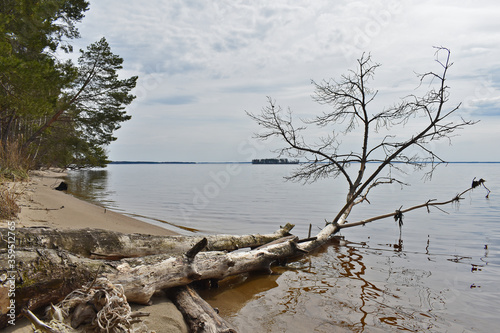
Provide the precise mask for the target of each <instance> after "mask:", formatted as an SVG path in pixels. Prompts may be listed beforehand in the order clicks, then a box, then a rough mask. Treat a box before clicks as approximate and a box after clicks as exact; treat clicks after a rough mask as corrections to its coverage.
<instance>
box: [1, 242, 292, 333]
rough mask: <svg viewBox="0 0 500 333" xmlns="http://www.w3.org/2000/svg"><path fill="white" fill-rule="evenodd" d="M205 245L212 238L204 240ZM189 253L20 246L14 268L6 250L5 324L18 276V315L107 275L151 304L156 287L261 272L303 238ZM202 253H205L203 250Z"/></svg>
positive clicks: (138, 299) (3, 268)
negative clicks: (136, 254) (115, 255)
mask: <svg viewBox="0 0 500 333" xmlns="http://www.w3.org/2000/svg"><path fill="white" fill-rule="evenodd" d="M202 242H203V245H205V244H206V240H204V241H202ZM193 249H195V250H193V251H188V252H187V253H186V254H185V255H180V256H171V255H170V254H167V255H151V256H145V257H140V258H127V259H122V260H120V261H106V260H100V259H89V258H82V257H79V256H76V255H73V254H71V253H69V252H68V251H65V250H54V249H17V250H16V264H17V267H16V270H15V271H14V272H12V271H10V270H9V269H8V267H9V266H8V252H7V251H5V250H3V252H0V276H1V277H2V279H3V280H2V281H1V286H0V296H1V300H2V303H1V304H0V305H1V309H0V310H1V313H2V315H1V317H0V327H3V326H5V325H6V323H7V320H8V317H7V316H6V314H7V306H8V302H9V298H8V297H7V295H8V291H9V283H10V281H12V280H11V278H13V279H14V280H15V285H16V288H15V289H16V293H15V303H16V313H18V314H19V313H21V311H20V310H21V309H23V308H28V309H30V310H33V309H37V308H39V307H41V306H44V305H47V304H50V303H56V302H58V301H60V300H61V299H62V298H64V296H66V295H67V294H68V293H69V292H70V291H72V290H74V289H76V288H79V287H81V285H83V284H85V283H87V282H89V281H92V280H93V279H94V278H96V277H98V276H102V277H106V278H107V279H108V280H109V281H111V282H112V283H114V284H121V285H122V286H123V288H124V291H125V295H126V297H127V299H128V300H129V301H130V302H135V303H141V304H147V303H148V302H149V300H150V298H151V296H152V295H153V293H154V292H155V291H158V290H163V289H168V288H172V287H177V286H183V285H187V284H189V283H191V282H193V281H197V280H205V279H216V280H218V279H223V278H225V277H228V276H231V275H236V274H241V273H246V272H251V271H259V270H270V266H271V265H272V264H273V263H274V262H276V261H279V260H282V259H284V258H288V257H291V256H295V255H297V254H298V253H300V251H298V248H297V237H295V236H289V237H285V238H284V239H283V241H282V242H279V243H277V244H276V243H274V244H270V245H268V246H263V247H261V248H258V249H255V250H250V251H245V252H239V251H237V252H230V253H226V252H221V251H210V252H199V251H200V250H202V247H201V246H195V247H194V248H193ZM198 252H199V253H198Z"/></svg>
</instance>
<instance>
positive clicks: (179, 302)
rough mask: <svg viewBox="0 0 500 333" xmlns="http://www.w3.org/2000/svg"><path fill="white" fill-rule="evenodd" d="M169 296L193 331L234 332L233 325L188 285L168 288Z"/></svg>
mask: <svg viewBox="0 0 500 333" xmlns="http://www.w3.org/2000/svg"><path fill="white" fill-rule="evenodd" d="M169 297H170V299H171V300H172V302H173V303H174V304H175V305H176V306H177V308H178V309H179V310H180V311H181V313H182V315H183V316H184V320H186V322H187V323H188V324H189V327H190V330H191V332H193V333H236V330H235V329H234V327H232V325H231V324H229V323H228V322H227V321H225V320H224V319H223V318H221V317H220V316H219V314H218V313H217V312H216V311H215V310H214V309H213V308H212V307H211V306H210V304H208V303H207V302H206V301H205V300H204V299H203V298H201V297H200V295H198V293H197V292H196V291H195V290H194V289H193V288H191V287H190V286H185V287H175V288H172V289H170V290H169Z"/></svg>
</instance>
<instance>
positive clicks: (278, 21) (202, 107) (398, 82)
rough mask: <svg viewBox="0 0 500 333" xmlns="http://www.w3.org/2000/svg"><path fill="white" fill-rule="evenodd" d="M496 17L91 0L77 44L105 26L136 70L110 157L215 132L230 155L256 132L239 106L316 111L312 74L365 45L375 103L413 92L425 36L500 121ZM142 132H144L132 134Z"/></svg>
mask: <svg viewBox="0 0 500 333" xmlns="http://www.w3.org/2000/svg"><path fill="white" fill-rule="evenodd" d="M499 15H500V7H498V5H497V3H496V1H493V0H488V1H481V2H476V3H469V2H457V1H452V0H444V1H439V2H435V1H430V0H425V1H421V0H419V1H417V0H402V1H396V0H372V1H368V0H363V1H347V0H342V1H335V2H332V1H328V0H318V1H307V0H276V1H272V2H270V1H267V0H255V1H251V2H246V1H239V0H217V1H194V0H193V1H187V0H170V1H160V0H151V1H147V2H145V1H138V0H131V1H118V0H108V1H97V0H96V1H92V2H91V5H90V11H89V12H88V13H87V17H86V18H85V19H84V20H83V23H82V24H81V26H80V31H81V33H82V36H83V38H82V40H81V41H79V42H78V43H80V44H78V45H76V46H75V48H76V49H78V48H84V47H85V46H86V45H88V44H89V43H90V42H93V41H95V40H98V39H99V38H100V37H101V36H103V35H104V36H106V38H107V39H108V41H109V42H110V45H111V47H112V50H113V51H114V52H116V53H117V54H119V55H120V56H122V57H123V58H124V60H125V63H124V67H125V68H124V73H125V74H127V75H129V76H130V75H139V82H138V87H137V88H136V90H135V91H134V92H135V94H136V95H137V99H136V101H135V102H134V103H133V104H132V105H131V106H130V109H129V110H130V112H131V113H132V114H133V120H131V121H130V122H129V123H127V124H124V126H123V129H121V130H120V131H119V132H118V133H117V136H118V141H117V142H116V143H113V144H112V145H111V147H110V152H111V158H113V159H120V160H125V159H134V158H135V157H134V156H141V158H145V157H146V156H145V155H148V154H149V156H151V157H150V158H149V159H155V156H156V154H157V153H158V152H159V151H162V152H164V153H165V154H167V155H165V156H164V157H162V159H163V160H165V159H167V160H168V159H169V158H168V157H169V156H168V153H167V152H170V153H172V156H171V157H172V159H176V160H179V159H181V158H186V159H188V160H195V159H196V158H201V157H200V156H205V155H204V154H205V152H207V149H208V148H207V146H206V145H205V144H204V143H203V142H206V141H207V138H210V142H211V144H212V145H213V147H214V148H213V149H216V148H215V147H220V149H217V156H220V158H221V159H222V160H224V159H225V158H224V157H223V156H227V159H230V160H234V159H235V158H238V155H237V154H235V153H234V151H236V148H235V146H237V144H238V142H241V141H242V140H245V139H246V138H247V137H249V136H251V134H252V133H251V132H252V131H253V130H255V124H253V123H251V121H250V120H249V119H247V118H246V116H245V114H244V110H248V111H258V110H260V109H261V107H262V106H264V105H265V103H266V96H268V95H270V96H271V97H273V98H276V100H277V101H278V103H279V104H280V105H282V106H283V107H284V108H286V107H287V106H291V108H292V109H293V110H294V112H297V114H299V115H300V116H304V117H307V116H311V115H313V114H314V113H317V112H318V111H319V112H321V110H324V107H326V106H318V105H316V104H314V103H312V102H311V98H310V95H311V94H312V86H311V85H310V80H311V79H313V80H315V81H321V80H322V79H324V78H330V77H333V78H338V77H339V76H340V75H341V74H345V73H346V72H347V70H349V69H352V68H353V66H354V65H355V59H356V58H359V57H360V56H361V54H362V53H363V52H371V55H372V57H373V60H374V61H376V62H379V63H381V64H382V66H381V67H380V68H379V69H378V71H377V74H376V77H375V80H374V81H373V82H371V83H370V84H371V86H372V87H373V88H374V89H378V90H379V91H380V92H379V96H378V97H377V102H376V103H374V107H375V108H376V109H377V108H382V107H384V106H387V105H391V104H393V103H396V102H397V101H398V100H399V98H400V97H404V96H405V95H408V94H412V93H416V90H415V88H416V87H417V86H418V84H419V81H418V79H417V78H416V77H415V72H417V73H425V72H427V71H429V70H439V64H437V63H436V62H435V61H434V49H432V46H440V45H443V46H446V47H449V48H450V49H451V50H452V61H453V62H454V66H453V67H452V69H451V70H450V73H449V81H448V82H447V83H448V84H449V86H450V87H451V95H450V105H457V104H458V103H460V102H462V108H461V109H462V111H463V113H464V114H465V115H466V116H471V117H483V116H484V117H489V119H492V121H498V120H497V119H496V118H495V117H496V115H497V114H498V112H497V111H496V110H497V107H498V100H497V99H496V96H499V95H500V94H499V91H498V90H499V88H500V87H499V86H500V70H499V69H500V21H499V20H497V17H498V16H499ZM423 88H426V89H427V88H429V86H425V87H423ZM376 109H375V110H374V111H376ZM492 115H495V116H492ZM166 128H167V129H168V136H166V135H165V129H166ZM162 131H163V132H162ZM471 131H474V130H471ZM137 132H141V133H143V134H142V135H143V136H144V138H143V140H141V141H137V140H135V141H134V136H137ZM463 135H465V134H463ZM497 136H498V138H497V139H498V140H500V134H498V135H497ZM147 137H151V138H154V140H153V139H148V138H147ZM142 141H144V142H148V144H146V143H144V144H143V145H141V144H139V143H138V142H142ZM152 141H154V142H155V144H154V145H152V144H151V142H152ZM197 144H198V145H199V151H198V152H196V151H197V148H196V147H197ZM125 145H128V147H129V149H125V147H124V146H125ZM162 145H164V146H165V147H171V149H163V150H162V149H160V147H161V146H162ZM174 146H175V147H177V148H175V149H174ZM115 147H116V148H115ZM183 147H185V149H183ZM188 147H189V148H188ZM231 147H232V148H231ZM174 152H175V153H174ZM224 152H226V153H224ZM476 153H477V152H476ZM189 154H192V156H193V157H192V158H189V157H190V156H191V155H189ZM224 154H226V155H224ZM263 154H264V155H266V156H264V157H269V156H268V155H269V153H263ZM240 158H241V157H240Z"/></svg>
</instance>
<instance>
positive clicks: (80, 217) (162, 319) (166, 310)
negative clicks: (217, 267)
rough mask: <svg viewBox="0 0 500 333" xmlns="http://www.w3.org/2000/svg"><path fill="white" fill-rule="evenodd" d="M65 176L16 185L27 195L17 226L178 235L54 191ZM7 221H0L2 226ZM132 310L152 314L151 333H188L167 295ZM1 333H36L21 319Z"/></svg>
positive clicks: (40, 175) (36, 176)
mask: <svg viewBox="0 0 500 333" xmlns="http://www.w3.org/2000/svg"><path fill="white" fill-rule="evenodd" d="M62 177H64V173H61V172H55V171H36V172H33V174H32V175H31V177H30V180H29V181H28V182H23V183H17V184H16V185H15V186H16V187H17V190H18V191H23V192H24V194H23V195H22V198H21V199H20V202H19V205H20V207H21V213H20V214H19V220H18V221H17V227H18V228H21V227H50V228H54V229H79V228H96V229H97V228H100V229H107V230H114V231H119V232H123V233H143V234H151V235H175V234H176V233H175V232H173V231H170V230H168V229H164V228H161V227H158V226H155V225H152V224H149V223H146V222H142V221H139V220H136V219H133V218H131V217H128V216H125V215H122V214H119V213H116V212H113V211H110V210H107V209H104V208H103V207H99V206H97V205H93V204H91V203H88V202H85V201H82V200H80V199H77V198H75V197H73V196H71V195H69V194H67V193H65V192H63V191H57V190H55V187H57V186H58V185H59V184H60V183H61V181H62V179H61V178H62ZM3 224H6V222H0V225H3ZM132 308H133V310H140V311H143V312H149V313H150V316H149V317H147V318H146V319H145V320H144V322H145V323H146V325H147V326H148V329H149V330H151V331H152V332H187V327H186V324H185V322H184V320H183V318H182V314H181V313H180V312H179V311H178V310H177V308H176V307H175V305H173V304H172V303H171V302H170V300H168V299H167V298H166V297H165V296H164V295H156V296H155V297H154V298H153V305H151V306H139V305H132ZM2 332H25V333H28V332H33V330H32V329H31V325H30V324H29V322H28V321H27V320H25V319H23V320H18V321H17V322H16V326H11V327H9V328H7V329H4V330H2Z"/></svg>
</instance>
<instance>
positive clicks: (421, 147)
mask: <svg viewBox="0 0 500 333" xmlns="http://www.w3.org/2000/svg"><path fill="white" fill-rule="evenodd" d="M436 49H437V50H436V53H435V57H436V62H437V63H438V64H439V66H440V71H441V72H440V73H435V72H427V73H425V74H419V75H418V78H419V80H420V84H421V85H422V84H423V83H425V82H427V81H430V88H429V90H428V91H427V92H426V93H425V94H424V95H423V96H421V97H419V96H416V95H414V94H411V95H408V96H406V97H404V98H403V99H402V100H401V102H399V103H398V104H396V105H394V106H392V107H388V108H385V109H383V110H380V111H378V110H375V111H372V110H371V109H370V108H371V105H372V102H373V101H374V99H375V98H376V96H377V93H378V91H377V90H373V89H372V88H370V86H369V83H370V81H371V80H372V79H373V77H374V75H375V71H376V69H377V68H378V67H379V66H380V64H378V63H374V62H373V61H372V59H371V55H370V54H363V55H362V56H361V58H360V59H358V60H357V68H356V70H351V71H349V73H348V74H347V75H342V76H341V77H340V80H338V81H337V80H333V79H331V80H324V81H322V82H321V83H316V82H314V81H313V85H314V87H315V92H314V95H313V99H314V101H316V102H318V103H319V104H324V105H327V106H329V108H328V111H326V112H323V114H321V115H319V116H316V117H315V118H313V119H310V120H303V121H302V124H301V125H300V127H297V126H296V125H295V124H294V123H293V121H292V111H291V110H290V109H288V110H287V111H286V112H285V111H283V109H282V108H281V107H280V106H277V105H276V104H275V101H274V100H273V99H271V98H268V103H269V104H268V105H267V106H266V107H264V108H263V109H262V112H261V113H260V114H257V115H256V114H252V113H249V112H247V114H248V115H249V116H250V117H251V118H252V119H253V120H254V121H256V122H257V123H258V124H259V125H260V126H262V127H263V128H264V131H262V132H261V133H258V134H256V137H257V138H258V139H261V140H266V139H268V138H270V137H279V138H281V139H282V140H283V141H284V142H285V144H286V145H285V147H284V148H281V149H278V150H277V151H276V153H278V154H279V155H280V156H282V155H288V156H291V157H300V158H302V159H305V160H306V163H303V164H301V165H300V167H299V168H298V169H296V170H295V171H294V172H293V173H292V174H291V175H290V176H289V177H287V179H289V180H293V181H302V182H304V183H308V182H314V181H316V180H318V179H320V178H327V177H334V178H335V177H338V176H341V177H343V178H344V179H345V181H346V182H347V184H348V193H347V197H346V203H345V205H344V206H343V207H342V209H341V210H340V211H339V212H338V214H337V216H335V218H333V219H332V221H331V223H332V224H334V225H342V224H344V223H345V221H346V218H347V216H348V215H349V213H350V212H351V210H352V208H353V207H354V206H355V205H357V204H359V203H362V202H363V201H368V194H369V192H370V191H371V190H372V189H373V188H374V187H376V186H378V185H381V184H390V183H395V182H397V183H400V184H404V183H403V181H402V180H401V179H398V178H397V177H396V176H395V175H394V172H392V171H393V170H394V169H397V170H401V166H402V164H401V163H403V165H409V166H411V167H413V168H416V169H421V168H423V167H424V166H426V165H430V166H431V170H430V171H429V172H428V175H429V176H430V175H431V174H432V171H433V170H434V168H435V167H436V165H438V164H440V163H442V162H444V161H443V160H442V159H441V158H440V157H439V156H438V155H437V154H436V153H435V152H434V151H433V150H432V149H431V146H430V143H431V142H433V141H437V140H442V139H448V140H450V138H451V137H452V136H453V133H454V132H455V130H458V129H461V128H463V127H464V126H466V125H473V124H474V123H475V122H473V121H465V120H463V119H461V120H460V121H459V122H454V121H452V120H451V119H450V118H451V117H450V116H451V115H453V114H454V113H455V112H456V111H457V110H458V109H459V107H460V104H458V105H456V106H453V107H451V108H447V107H446V103H447V102H448V99H449V87H448V86H447V84H446V81H447V74H448V70H449V69H450V67H451V66H452V63H451V62H450V50H448V49H447V48H444V47H438V48H436ZM443 56H444V58H443ZM416 118H419V121H421V120H422V118H424V119H425V123H424V124H423V125H422V127H420V129H419V130H418V131H416V132H414V133H409V134H408V135H407V137H406V138H401V137H399V136H398V137H396V136H394V135H386V136H384V137H382V135H381V134H380V133H381V130H387V131H389V130H391V129H393V128H394V127H396V126H399V127H404V126H405V125H407V124H408V122H410V121H411V120H413V119H416ZM308 126H316V127H319V128H325V129H328V130H329V131H330V132H329V133H330V134H329V135H328V136H326V137H320V138H319V141H317V142H315V143H308V142H306V140H305V138H304V131H305V130H306V129H307V127H308ZM353 131H358V132H356V133H359V134H360V137H361V141H360V145H359V146H360V148H359V150H355V151H354V150H344V146H343V145H342V144H341V140H340V139H339V138H340V137H341V136H343V135H347V134H348V133H350V132H353ZM410 151H411V153H412V155H410V153H409V152H410ZM371 162H376V163H377V164H375V165H376V168H375V171H373V172H371V173H367V172H366V167H367V163H371ZM349 167H353V168H354V169H355V170H354V171H352V170H351V169H349ZM401 171H403V170H401Z"/></svg>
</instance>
